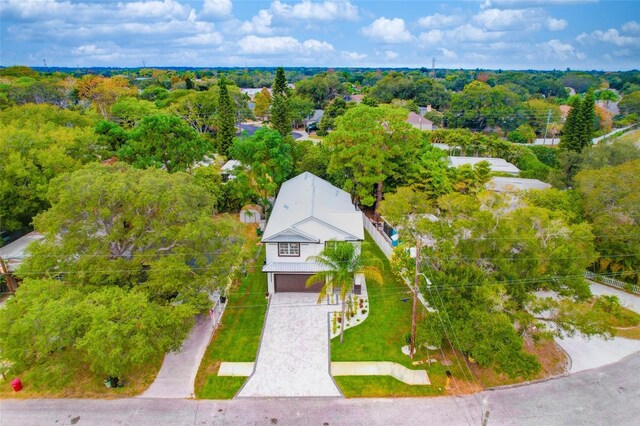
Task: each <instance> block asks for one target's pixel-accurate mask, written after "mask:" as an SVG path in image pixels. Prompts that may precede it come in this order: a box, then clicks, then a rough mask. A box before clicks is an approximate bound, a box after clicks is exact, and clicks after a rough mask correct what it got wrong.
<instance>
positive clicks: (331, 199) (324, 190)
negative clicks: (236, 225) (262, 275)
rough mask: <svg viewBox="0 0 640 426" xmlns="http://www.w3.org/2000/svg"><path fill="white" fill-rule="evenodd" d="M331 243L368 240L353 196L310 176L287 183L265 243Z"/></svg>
mask: <svg viewBox="0 0 640 426" xmlns="http://www.w3.org/2000/svg"><path fill="white" fill-rule="evenodd" d="M293 238H295V239H296V240H295V241H292V239H293ZM330 239H336V240H338V241H356V240H364V230H363V224H362V213H361V212H360V211H359V210H357V209H356V207H355V206H354V205H353V203H352V202H351V196H350V195H349V194H348V193H347V192H345V191H343V190H341V189H340V188H336V187H335V186H333V185H331V184H330V183H329V182H327V181H326V180H324V179H321V178H319V177H318V176H315V175H314V174H312V173H309V172H304V173H302V174H301V175H298V176H296V177H294V178H292V179H289V180H288V181H286V182H285V183H283V184H282V187H281V188H280V193H279V194H278V197H277V198H276V202H275V204H274V206H273V211H272V212H271V216H270V217H269V221H268V222H267V226H266V228H265V230H264V234H263V236H262V241H263V242H278V241H280V242H282V241H290V242H298V241H309V242H320V241H326V240H330Z"/></svg>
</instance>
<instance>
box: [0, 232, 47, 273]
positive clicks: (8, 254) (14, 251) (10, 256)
mask: <svg viewBox="0 0 640 426" xmlns="http://www.w3.org/2000/svg"><path fill="white" fill-rule="evenodd" d="M42 238H43V235H42V234H41V233H39V232H36V231H33V232H30V233H28V234H27V235H25V236H22V237H20V238H18V239H17V240H15V241H13V242H11V243H9V244H7V245H6V246H2V247H0V257H2V259H4V262H5V264H6V265H7V269H8V271H9V272H13V271H15V270H16V268H17V267H18V265H20V264H21V263H22V261H23V260H24V258H25V257H27V254H26V249H27V247H29V245H30V244H31V243H32V242H34V241H38V240H40V239H42Z"/></svg>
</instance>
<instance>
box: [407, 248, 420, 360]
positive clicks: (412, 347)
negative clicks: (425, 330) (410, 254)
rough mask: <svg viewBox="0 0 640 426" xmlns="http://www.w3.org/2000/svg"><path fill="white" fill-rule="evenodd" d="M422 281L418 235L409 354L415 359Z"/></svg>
mask: <svg viewBox="0 0 640 426" xmlns="http://www.w3.org/2000/svg"><path fill="white" fill-rule="evenodd" d="M419 283H420V237H416V273H415V276H414V280H413V314H412V315H411V345H410V346H409V356H410V357H411V359H412V360H413V353H414V352H415V348H416V315H417V311H418V285H419Z"/></svg>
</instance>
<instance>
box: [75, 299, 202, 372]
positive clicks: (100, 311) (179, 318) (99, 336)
mask: <svg viewBox="0 0 640 426" xmlns="http://www.w3.org/2000/svg"><path fill="white" fill-rule="evenodd" d="M79 312H80V315H81V317H84V319H85V321H86V324H87V326H86V331H85V332H84V334H83V335H82V336H81V337H79V338H78V339H77V341H76V343H75V346H76V347H77V348H78V349H80V350H82V351H83V352H85V353H86V355H87V359H89V363H90V365H91V369H92V370H93V371H94V372H96V373H98V374H102V375H107V376H111V377H122V376H123V375H125V374H126V373H128V372H129V371H131V369H132V368H133V367H135V366H137V365H144V364H146V363H148V362H150V361H152V360H154V359H156V358H157V357H158V356H159V355H162V354H164V353H165V352H168V351H170V350H173V351H177V350H179V349H180V346H181V344H182V341H183V340H184V338H185V337H186V336H187V334H188V332H189V329H190V328H191V326H192V325H193V322H194V321H193V316H194V315H195V313H196V310H195V309H194V308H193V307H192V306H189V305H180V306H171V305H167V306H162V305H160V304H157V303H153V302H152V301H150V300H149V297H147V296H146V295H145V294H144V293H141V292H136V291H128V290H126V289H123V288H119V287H108V288H105V289H102V290H99V291H96V292H93V293H90V294H89V295H88V296H87V297H86V298H84V300H83V301H82V302H81V306H80V307H79Z"/></svg>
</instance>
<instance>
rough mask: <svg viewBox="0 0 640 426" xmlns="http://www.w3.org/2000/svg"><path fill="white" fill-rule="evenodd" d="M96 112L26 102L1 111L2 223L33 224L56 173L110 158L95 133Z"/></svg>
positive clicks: (15, 227)
mask: <svg viewBox="0 0 640 426" xmlns="http://www.w3.org/2000/svg"><path fill="white" fill-rule="evenodd" d="M94 123H95V117H91V116H87V115H83V114H81V113H78V112H76V111H68V110H62V109H59V108H57V107H54V106H52V105H33V104H28V105H22V106H17V107H13V108H8V109H6V110H4V111H2V112H0V125H1V127H2V132H0V229H2V230H9V231H12V230H18V229H25V228H28V227H29V226H30V224H31V219H32V217H33V216H35V215H36V214H38V213H40V212H41V211H43V210H46V209H47V208H48V206H49V202H48V200H47V196H46V195H47V189H48V184H49V181H50V180H51V179H53V178H54V177H56V176H59V175H61V174H64V173H67V172H71V171H74V170H76V169H78V168H80V167H82V165H83V164H86V163H89V162H92V161H100V160H103V159H104V158H106V156H107V155H108V153H109V147H108V146H107V145H106V143H104V142H103V141H101V140H99V137H98V136H97V135H96V134H95V133H94V131H93V126H94Z"/></svg>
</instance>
